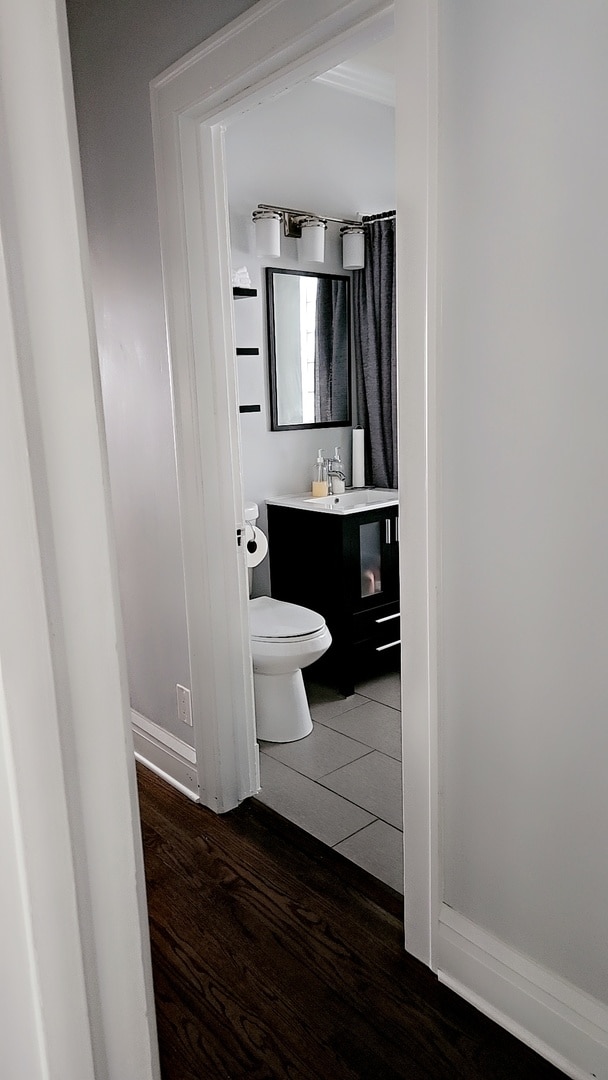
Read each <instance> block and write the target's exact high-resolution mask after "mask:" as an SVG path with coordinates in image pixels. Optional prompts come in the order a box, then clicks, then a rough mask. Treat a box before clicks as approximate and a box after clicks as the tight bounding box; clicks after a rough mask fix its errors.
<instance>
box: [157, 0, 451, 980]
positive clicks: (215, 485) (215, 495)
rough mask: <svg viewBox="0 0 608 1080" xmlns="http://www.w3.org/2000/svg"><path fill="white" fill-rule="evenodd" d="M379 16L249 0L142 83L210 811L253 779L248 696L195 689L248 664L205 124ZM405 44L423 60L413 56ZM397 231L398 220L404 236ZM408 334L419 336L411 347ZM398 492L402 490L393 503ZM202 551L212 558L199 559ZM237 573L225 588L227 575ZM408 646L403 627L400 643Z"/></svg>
mask: <svg viewBox="0 0 608 1080" xmlns="http://www.w3.org/2000/svg"><path fill="white" fill-rule="evenodd" d="M431 6H432V7H434V5H431ZM401 7H402V9H403V10H402V19H404V20H405V21H406V23H407V35H410V34H411V37H408V46H407V51H408V55H409V54H411V56H412V57H414V59H415V60H416V62H415V64H414V66H413V69H412V74H411V78H410V82H409V87H408V92H411V93H412V98H411V101H410V105H409V108H408V115H409V117H410V119H412V118H413V117H414V116H417V115H418V114H417V113H416V110H419V109H420V103H421V97H422V99H423V100H424V101H426V102H427V106H428V107H427V109H426V110H424V109H423V113H422V118H419V119H418V123H417V126H416V125H414V124H413V123H412V130H411V131H410V132H408V133H407V134H409V135H410V136H411V138H412V139H413V151H414V153H415V154H419V153H422V154H423V167H421V168H418V166H416V170H415V175H416V177H417V178H418V179H419V184H418V185H417V186H416V188H415V189H414V190H413V191H412V193H411V194H412V198H413V199H414V204H413V205H412V202H411V200H410V196H409V195H407V194H406V197H405V198H401V199H400V214H401V215H402V219H403V221H404V222H405V221H407V222H410V221H413V222H415V231H414V238H415V240H416V254H417V255H419V256H420V259H419V260H418V259H417V258H416V259H414V258H412V252H411V250H410V251H406V249H405V245H402V248H401V254H400V260H401V262H402V263H403V264H404V265H405V266H406V267H407V269H406V270H405V271H404V270H403V267H401V269H400V275H401V277H402V278H403V279H404V280H405V279H406V278H408V279H409V283H410V285H414V286H415V287H414V291H413V293H412V296H411V297H409V296H405V300H404V289H403V287H402V288H401V292H400V304H402V303H404V302H405V307H404V311H405V312H406V318H405V319H404V322H407V321H409V318H410V317H412V318H413V325H414V326H415V331H414V332H413V334H411V335H409V336H408V335H407V333H406V334H404V335H403V337H402V340H401V344H400V350H401V357H402V359H401V367H402V369H403V372H402V373H401V377H402V378H403V379H404V381H405V382H406V383H408V382H409V384H410V386H411V389H412V392H413V393H412V399H411V403H409V404H408V405H407V406H406V407H405V408H404V409H403V410H402V415H401V419H402V423H403V422H407V423H409V421H410V420H411V419H413V420H414V430H415V432H416V437H415V440H413V441H411V442H410V441H409V440H402V449H401V456H402V460H401V469H402V473H401V475H402V476H404V477H407V478H408V481H411V483H412V488H413V492H414V495H413V497H414V500H415V502H416V505H417V508H421V509H422V513H421V515H420V516H418V515H417V514H408V515H407V516H404V520H403V522H402V525H403V526H404V533H403V535H404V538H405V540H404V544H403V552H404V560H405V562H408V560H409V559H410V558H412V559H413V560H414V564H415V567H416V580H417V581H418V583H419V587H418V590H417V594H416V602H415V604H413V605H412V615H411V617H409V616H408V618H407V625H408V627H409V630H410V632H411V635H415V636H416V637H417V640H418V645H419V649H418V650H417V655H420V656H422V657H423V659H424V663H423V664H422V666H421V668H420V669H419V670H418V672H417V678H416V680H415V684H414V681H409V682H408V683H406V690H405V696H404V702H403V706H404V711H403V715H404V716H406V717H407V718H408V719H407V724H406V736H405V738H406V747H410V746H414V745H415V746H416V749H417V757H416V760H415V761H414V760H413V759H412V758H410V757H408V755H407V754H406V755H405V771H404V781H405V790H406V792H409V793H410V794H409V796H408V799H407V805H406V816H405V838H406V866H407V868H408V875H407V878H406V916H407V917H406V947H408V948H410V949H411V951H412V952H414V953H415V954H416V955H418V956H420V957H421V958H422V959H424V960H425V961H426V962H427V963H428V962H430V957H431V948H430V931H431V922H430V919H429V910H430V898H431V876H432V875H431V869H430V867H431V855H430V851H431V849H430V844H431V836H432V835H433V833H432V828H434V822H435V821H436V816H437V815H436V814H435V813H434V811H433V812H431V793H433V798H435V797H436V792H435V789H434V788H433V787H432V784H431V777H432V767H431V760H430V753H431V747H432V745H434V743H433V740H432V739H431V737H430V735H429V731H430V729H429V715H430V713H429V710H431V713H432V709H433V693H432V690H431V685H430V679H431V676H432V675H433V674H434V664H435V650H434V646H433V645H432V641H431V638H430V634H431V632H434V625H435V624H434V622H433V615H432V602H431V598H430V593H429V575H433V580H434V567H433V559H434V552H435V547H434V544H435V533H434V531H433V530H434V527H435V526H434V519H433V518H432V515H431V512H430V511H429V504H428V502H427V493H428V492H429V491H430V495H431V498H432V496H433V488H432V485H431V486H429V482H428V475H427V468H428V467H429V462H432V463H434V460H435V458H434V456H433V454H432V452H431V453H429V448H430V441H431V440H432V439H433V438H434V426H433V423H434V421H432V422H429V418H428V410H429V409H432V407H433V405H434V402H433V398H432V395H431V396H430V397H429V396H428V394H427V391H428V387H429V374H428V373H429V371H430V370H431V369H432V366H433V348H434V337H433V336H432V333H431V330H430V329H429V327H430V324H431V323H432V320H433V319H434V317H435V311H434V308H433V304H432V303H429V296H432V295H433V291H432V287H433V282H432V275H433V273H434V271H435V264H434V256H433V254H432V253H433V252H434V225H433V221H432V215H433V213H434V201H433V199H432V198H429V195H428V189H427V185H428V184H429V183H431V184H432V183H434V174H433V176H432V177H431V176H430V171H431V172H432V168H433V160H434V159H433V154H434V144H433V139H432V137H431V138H429V136H428V131H427V127H430V129H431V131H432V132H433V131H434V128H433V123H434V117H433V116H432V115H431V111H430V110H431V104H432V98H433V93H432V86H433V85H434V84H433V78H434V77H435V74H436V73H435V70H434V68H433V64H434V62H435V60H434V55H435V54H434V53H433V43H432V41H431V38H432V35H433V32H435V24H434V23H433V21H432V19H427V18H425V17H424V12H425V9H426V7H427V5H426V3H422V2H421V0H414V2H410V0H407V2H405V3H403V4H402V5H401ZM410 24H411V25H410ZM392 28H393V4H392V3H390V2H386V0H385V2H377V0H309V2H307V3H306V4H302V3H300V2H298V0H263V2H261V3H259V4H256V5H254V7H252V8H251V9H250V10H249V11H247V12H246V13H245V14H244V15H243V16H242V17H241V18H240V19H237V20H236V21H235V22H233V23H231V24H230V25H229V26H228V27H227V28H225V29H224V30H223V31H221V32H220V33H218V34H216V35H215V36H214V37H212V38H210V39H209V40H208V41H206V42H204V43H203V45H201V47H200V48H198V49H195V50H194V51H193V52H192V53H190V54H189V55H188V56H186V57H184V58H183V59H182V60H180V61H179V62H178V63H177V64H175V65H174V66H173V67H172V68H170V69H169V70H168V71H167V72H165V73H163V74H162V75H161V76H159V78H158V79H156V80H155V81H154V83H153V84H152V86H151V99H152V116H153V131H154V151H155V161H156V171H157V184H158V201H159V220H160V233H161V249H162V259H163V274H164V287H165V297H166V301H165V302H166V312H167V325H168V343H169V356H170V366H171V371H172V383H173V395H174V410H175V430H176V452H177V473H178V485H179V490H180V514H181V529H182V542H183V547H184V563H185V568H186V569H185V574H186V606H187V613H188V631H189V639H190V659H191V665H192V676H191V677H192V692H193V708H194V726H195V741H196V751H197V760H198V761H199V763H202V766H203V767H204V768H206V771H207V775H206V777H205V780H204V783H203V785H202V789H201V799H202V801H204V802H206V803H207V804H208V805H210V806H213V807H215V808H216V809H228V808H229V806H231V805H235V803H236V802H237V801H238V800H239V799H240V798H243V797H245V796H246V795H248V794H250V793H252V792H253V791H255V789H256V783H257V774H256V772H255V761H256V759H255V728H254V720H253V706H252V703H251V698H250V697H249V696H248V695H247V694H246V693H244V692H243V689H242V688H241V691H240V697H238V696H237V697H235V699H233V706H234V705H235V704H236V705H237V706H238V705H239V702H240V712H239V713H238V715H235V712H234V709H233V712H232V716H231V719H230V720H229V723H228V725H226V724H225V723H224V719H225V718H223V717H222V714H221V712H220V711H219V710H218V707H217V703H216V702H215V701H214V699H213V697H212V693H211V692H212V689H213V686H214V685H217V686H218V687H221V686H222V685H223V684H224V683H225V682H226V679H227V678H229V677H230V671H231V672H232V679H233V685H234V684H235V683H236V682H238V680H239V679H241V681H242V672H239V666H240V665H242V657H243V656H245V658H246V662H247V663H246V666H247V668H248V670H250V657H249V641H248V634H247V628H246V599H245V598H246V588H245V577H244V569H243V563H242V560H240V559H239V556H238V552H237V551H236V550H235V549H234V536H235V530H236V528H237V527H238V526H239V525H240V524H242V522H241V513H242V511H241V505H242V503H241V498H242V493H241V488H240V462H239V453H240V447H239V440H238V416H237V406H236V393H235V370H234V359H233V356H234V348H233V330H232V322H231V318H230V314H231V295H230V275H229V267H228V258H229V250H228V235H227V215H226V203H225V190H224V183H223V174H222V171H223V163H222V131H221V122H222V120H224V119H226V118H227V117H229V116H230V115H234V114H235V113H237V112H238V113H242V112H243V111H246V109H247V108H251V107H252V106H253V105H255V104H257V103H258V102H259V101H262V100H264V99H265V98H267V97H270V96H272V95H276V94H277V93H280V92H281V91H282V90H284V89H287V88H289V87H290V86H292V85H294V84H295V83H296V82H298V81H301V80H304V79H309V78H312V77H313V76H315V75H318V74H320V73H322V72H323V71H325V70H327V69H328V68H329V67H330V66H332V65H335V64H338V63H340V62H342V61H344V60H345V59H348V58H349V57H350V56H352V55H353V54H354V53H355V52H356V51H357V50H358V49H362V48H364V47H365V46H366V45H367V44H371V42H373V41H374V40H378V39H380V38H382V37H385V36H386V35H387V34H388V33H390V32H391V30H392ZM421 44H422V58H423V61H424V62H423V63H420V62H419V60H418V54H419V50H420V47H421ZM429 85H430V86H431V89H429ZM408 157H410V160H409V161H407V166H406V164H405V162H406V159H407V158H408ZM400 161H401V164H400V170H401V171H400V172H399V173H398V187H399V188H403V189H404V190H405V191H406V192H407V191H408V182H407V181H406V179H405V176H404V170H405V169H406V168H407V176H409V175H410V173H411V170H412V161H411V155H409V148H408V147H407V146H406V147H405V149H404V150H403V151H402V153H401V156H400ZM410 231H411V230H410V228H409V225H408V228H407V233H409V232H410ZM186 238H187V240H186ZM414 279H416V280H414ZM421 342H422V346H423V347H422V348H419V345H420V343H421ZM205 439H206V444H205V446H203V440H205ZM214 448H217V449H214ZM406 456H407V461H406V460H405V459H406ZM409 498H410V493H409V491H408V492H407V501H408V505H409ZM203 536H205V537H206V550H205V552H203V545H202V542H201V540H202V537H203ZM207 545H208V548H207ZM212 551H215V552H216V554H217V558H218V560H219V561H218V563H214V561H213V559H212V557H211V552H212ZM218 567H219V573H218ZM212 569H213V571H214V574H215V580H214V582H213V584H214V588H215V591H214V594H213V596H214V599H213V602H212V605H211V610H213V611H215V610H220V611H222V610H223V612H224V614H225V621H224V622H223V623H222V625H221V627H219V628H218V633H217V635H215V634H214V636H213V639H212V638H211V636H210V628H209V626H208V625H207V623H206V619H205V612H206V611H207V610H208V609H209V603H210V596H209V588H210V573H211V570H212ZM239 575H240V576H239ZM211 577H213V574H212V575H211ZM237 577H238V578H239V585H240V590H239V591H238V592H237V591H236V590H235V588H234V582H235V581H236V579H237ZM402 579H403V580H405V581H407V580H408V579H409V581H410V582H411V579H412V573H411V571H409V572H408V576H407V579H406V575H405V574H404V573H402ZM230 589H232V592H231V594H230V596H229V595H228V593H229V591H230ZM433 597H434V594H433ZM404 600H405V603H406V604H408V603H410V602H411V600H412V597H411V595H410V586H409V584H406V586H405V589H404ZM411 645H412V636H410V638H409V641H408V648H410V647H411ZM239 656H240V657H241V659H239ZM205 664H206V667H205V668H203V665H205ZM230 665H232V667H230ZM203 670H204V671H205V675H204V678H203ZM409 670H410V671H411V670H412V669H411V666H410V668H409ZM204 689H206V691H207V692H206V696H204V694H203V690H204ZM410 693H411V694H412V695H416V706H417V707H416V708H413V709H410V701H409V696H410ZM203 703H204V707H203ZM244 706H246V708H244ZM432 716H433V718H434V713H432ZM220 736H223V744H222V747H221V753H220V752H219V751H220ZM410 941H411V945H410Z"/></svg>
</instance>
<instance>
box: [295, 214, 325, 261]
mask: <svg viewBox="0 0 608 1080" xmlns="http://www.w3.org/2000/svg"><path fill="white" fill-rule="evenodd" d="M326 229H327V222H326V221H325V220H324V219H323V218H317V217H312V215H311V216H310V217H306V218H304V219H303V221H302V222H301V223H300V239H299V240H298V242H297V243H298V258H299V260H300V262H313V263H322V262H325V230H326Z"/></svg>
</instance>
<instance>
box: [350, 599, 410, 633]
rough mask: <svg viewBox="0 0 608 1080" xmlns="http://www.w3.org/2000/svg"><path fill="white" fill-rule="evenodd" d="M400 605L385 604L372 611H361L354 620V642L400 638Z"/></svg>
mask: <svg viewBox="0 0 608 1080" xmlns="http://www.w3.org/2000/svg"><path fill="white" fill-rule="evenodd" d="M399 622H400V620H399V604H398V603H397V602H395V603H393V604H383V605H382V607H377V608H373V609H372V610H371V611H359V612H357V614H356V615H353V618H352V640H353V641H367V640H368V639H370V638H371V639H373V640H379V641H388V640H391V641H393V640H395V641H396V640H397V638H398V637H399Z"/></svg>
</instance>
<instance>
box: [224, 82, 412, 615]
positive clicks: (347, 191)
mask: <svg viewBox="0 0 608 1080" xmlns="http://www.w3.org/2000/svg"><path fill="white" fill-rule="evenodd" d="M226 174H227V182H228V198H229V205H230V230H231V239H232V265H233V266H234V267H240V266H243V265H245V266H246V267H247V269H248V270H249V274H250V277H251V280H252V284H253V285H254V286H255V287H256V288H257V289H258V298H257V300H256V301H252V300H242V301H239V302H237V303H236V304H235V330H236V337H237V344H238V345H243V346H247V345H258V346H259V347H260V356H259V357H242V358H239V360H238V377H239V391H240V399H241V401H243V402H247V403H249V404H255V403H259V404H261V406H262V412H261V413H245V414H242V416H241V443H242V460H243V485H244V491H245V495H246V497H247V498H249V499H253V500H254V501H255V502H257V503H258V505H259V507H260V522H259V524H260V526H261V527H262V528H266V511H265V507H264V500H265V499H267V498H270V497H271V496H275V495H288V494H293V493H295V492H301V491H306V490H309V488H310V484H311V476H312V466H313V462H314V461H315V459H316V456H317V450H318V448H319V447H321V448H322V449H323V450H324V451H326V452H327V453H332V452H333V449H334V446H336V445H340V446H341V451H342V460H343V462H344V464H345V466H346V468H347V483H350V466H351V429H350V428H322V429H318V430H307V431H271V430H270V411H269V393H268V371H267V367H268V365H267V348H266V322H265V294H264V267H265V266H267V265H273V266H282V267H287V268H289V269H297V268H298V267H300V268H301V269H303V270H315V269H318V270H320V271H321V272H323V271H324V272H326V273H344V270H343V269H342V254H341V241H340V233H339V225H337V224H333V223H331V222H330V223H329V225H328V229H327V234H326V244H325V254H326V261H325V263H324V264H323V265H322V266H321V265H316V266H315V265H310V264H307V265H302V264H300V263H298V260H297V252H296V241H295V240H290V239H284V238H282V246H281V257H280V258H279V259H275V260H269V259H267V258H262V259H261V258H258V257H257V256H256V253H255V243H254V236H253V227H252V224H251V212H252V210H254V209H255V207H256V206H257V204H258V203H259V202H264V203H268V202H270V203H276V204H278V205H279V206H291V207H295V208H297V209H300V208H303V209H310V210H316V211H318V212H319V213H320V214H321V215H323V214H329V215H330V216H332V217H347V218H349V217H356V216H357V215H358V214H360V213H362V214H374V213H378V212H380V211H382V210H390V209H391V208H393V207H394V205H395V132H394V109H393V108H392V107H390V106H388V105H382V104H379V103H377V102H374V101H369V100H366V99H365V98H362V97H358V96H356V95H354V94H351V93H346V92H344V91H342V90H338V89H335V88H332V87H329V86H326V85H324V84H323V83H320V82H308V83H303V84H301V85H299V86H297V87H295V88H294V89H293V90H292V91H291V92H290V93H288V94H283V95H282V96H281V97H279V98H275V99H273V100H272V101H269V102H267V103H266V104H264V105H261V106H258V107H257V108H255V109H253V110H250V111H249V112H247V113H246V114H245V115H244V116H242V117H241V118H239V119H238V120H237V121H234V122H232V123H231V124H230V126H229V127H228V129H227V132H226ZM320 557H322V556H320ZM268 589H269V575H268V560H265V561H264V562H263V563H262V564H261V565H260V566H259V567H256V569H255V571H254V575H253V592H254V593H256V594H259V593H264V592H267V591H268Z"/></svg>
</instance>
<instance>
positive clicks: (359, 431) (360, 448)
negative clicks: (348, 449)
mask: <svg viewBox="0 0 608 1080" xmlns="http://www.w3.org/2000/svg"><path fill="white" fill-rule="evenodd" d="M364 437H365V431H364V429H363V428H362V427H356V428H353V487H355V488H357V487H365V445H364V441H363V440H364Z"/></svg>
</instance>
